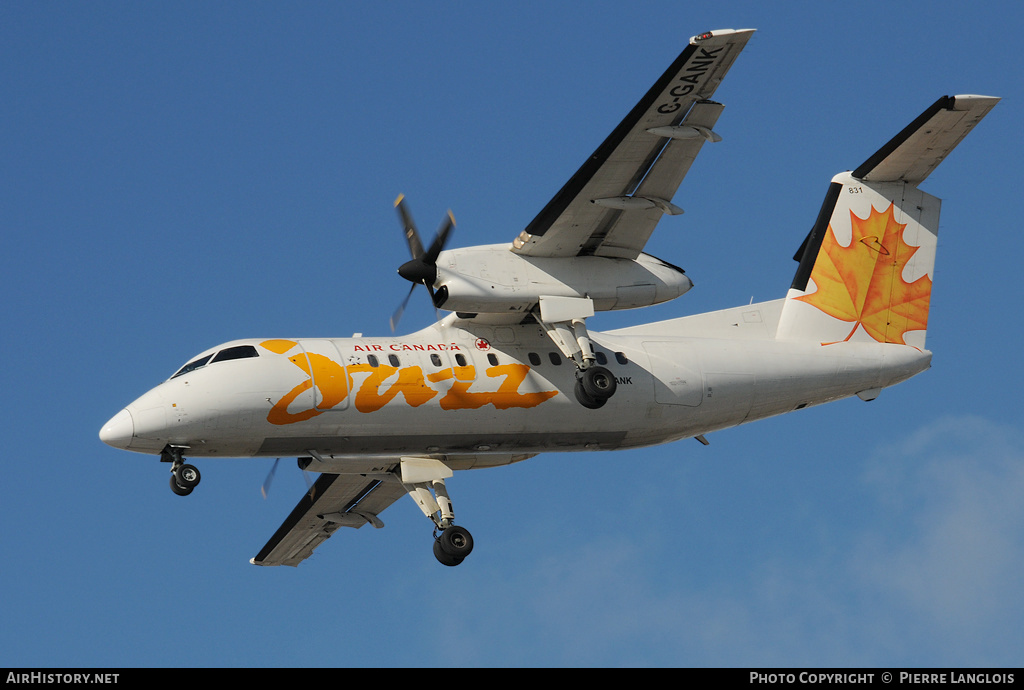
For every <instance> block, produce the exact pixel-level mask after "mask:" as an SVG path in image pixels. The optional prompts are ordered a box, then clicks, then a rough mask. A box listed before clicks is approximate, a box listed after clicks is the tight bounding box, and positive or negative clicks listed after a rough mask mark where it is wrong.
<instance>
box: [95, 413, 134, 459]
mask: <svg viewBox="0 0 1024 690" xmlns="http://www.w3.org/2000/svg"><path fill="white" fill-rule="evenodd" d="M134 435H135V422H134V421H133V420H132V413H131V412H129V411H128V410H121V411H120V412H118V413H117V414H116V415H114V416H113V417H111V418H110V421H109V422H107V423H106V424H104V425H103V428H102V429H100V440H101V441H103V442H104V443H106V444H107V445H108V446H113V447H114V448H121V449H122V450H127V449H128V446H129V445H131V442H132V437H133V436H134Z"/></svg>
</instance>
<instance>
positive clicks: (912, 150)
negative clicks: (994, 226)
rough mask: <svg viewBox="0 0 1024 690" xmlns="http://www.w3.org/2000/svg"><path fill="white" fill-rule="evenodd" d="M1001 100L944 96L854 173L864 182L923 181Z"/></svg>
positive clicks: (986, 97) (916, 182)
mask: <svg viewBox="0 0 1024 690" xmlns="http://www.w3.org/2000/svg"><path fill="white" fill-rule="evenodd" d="M998 102H999V99H998V98H994V97H992V96H943V97H942V98H940V99H939V100H937V101H935V103H933V104H932V106H931V107H930V108H928V109H927V110H925V111H924V112H923V113H921V115H920V116H919V117H918V118H917V119H916V120H914V121H913V122H911V123H910V124H909V125H907V126H906V127H905V128H904V129H903V131H902V132H900V133H899V134H897V135H896V136H895V137H893V138H892V139H891V140H890V141H889V143H887V144H886V145H885V146H883V147H882V148H880V149H878V151H877V152H875V154H874V155H873V156H871V157H870V158H868V159H867V160H866V161H864V163H863V164H862V165H861V166H860V167H858V168H857V169H856V170H854V171H853V176H854V177H856V178H858V179H861V180H864V181H865V182H906V183H908V184H912V185H917V184H920V183H921V182H922V181H923V180H924V179H925V178H926V177H928V176H929V175H930V174H931V172H932V171H933V170H935V168H937V167H938V165H939V163H941V162H942V160H943V159H944V158H945V157H946V156H947V155H949V152H950V151H952V150H953V149H954V148H956V145H957V144H959V143H960V140H961V139H963V138H964V137H965V136H967V133H968V132H970V131H971V129H973V128H974V125H976V124H977V123H978V122H979V121H980V120H981V119H982V118H983V117H985V115H987V114H988V111H989V110H991V109H992V108H993V107H995V104H996V103H998Z"/></svg>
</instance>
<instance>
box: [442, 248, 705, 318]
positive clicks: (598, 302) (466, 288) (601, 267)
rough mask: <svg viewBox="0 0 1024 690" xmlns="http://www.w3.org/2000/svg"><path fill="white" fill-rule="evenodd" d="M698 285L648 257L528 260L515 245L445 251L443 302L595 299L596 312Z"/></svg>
mask: <svg viewBox="0 0 1024 690" xmlns="http://www.w3.org/2000/svg"><path fill="white" fill-rule="evenodd" d="M691 287H693V283H692V282H691V281H690V279H689V278H688V277H687V275H686V274H685V273H684V272H683V270H682V269H681V268H679V267H677V266H673V265H672V264H670V263H667V262H665V261H662V260H661V259H657V258H655V257H653V256H650V255H648V254H640V256H638V257H637V258H636V259H635V260H633V259H622V258H614V257H604V256H577V257H572V258H564V257H559V258H550V257H534V256H523V255H520V254H516V253H514V252H513V251H511V246H510V245H503V244H502V245H497V244H496V245H485V246H478V247H466V248H463V249H452V250H448V251H444V252H441V254H440V256H438V260H437V280H436V281H435V282H434V289H435V290H436V291H437V297H436V299H437V304H438V306H439V307H441V308H443V309H447V310H450V311H461V312H475V313H509V312H513V313H515V312H526V311H529V310H531V309H532V308H533V307H535V306H536V305H537V303H538V301H539V300H540V298H541V296H546V297H547V296H550V297H589V298H590V299H591V300H593V303H594V310H595V311H610V310H613V309H636V308H638V307H647V306H650V305H652V304H660V303H662V302H667V301H669V300H671V299H675V298H676V297H679V296H680V295H682V294H683V293H684V292H686V291H687V290H689V289H690V288H691Z"/></svg>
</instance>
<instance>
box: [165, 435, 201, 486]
mask: <svg viewBox="0 0 1024 690" xmlns="http://www.w3.org/2000/svg"><path fill="white" fill-rule="evenodd" d="M185 450H186V448H185V447H184V446H167V447H166V448H164V449H163V451H162V452H161V453H160V461H161V462H169V463H171V491H173V492H174V493H175V494H177V495H178V496H188V495H189V494H190V493H192V491H193V490H194V489H195V488H196V487H197V486H198V485H199V480H200V479H202V476H201V475H200V474H199V470H198V469H197V468H196V467H195V466H194V465H189V464H187V463H186V462H185Z"/></svg>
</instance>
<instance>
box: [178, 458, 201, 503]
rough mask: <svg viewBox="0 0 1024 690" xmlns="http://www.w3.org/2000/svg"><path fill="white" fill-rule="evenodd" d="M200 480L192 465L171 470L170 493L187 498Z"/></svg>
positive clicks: (196, 470)
mask: <svg viewBox="0 0 1024 690" xmlns="http://www.w3.org/2000/svg"><path fill="white" fill-rule="evenodd" d="M201 478H202V477H201V476H200V474H199V470H198V469H196V467H195V466H194V465H187V464H182V465H178V466H177V467H174V468H173V469H172V470H171V491H173V492H174V493H176V494H177V495H179V496H188V495H189V494H190V493H192V490H193V489H195V488H196V486H198V485H199V480H200V479H201Z"/></svg>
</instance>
